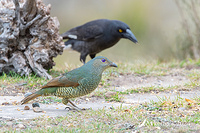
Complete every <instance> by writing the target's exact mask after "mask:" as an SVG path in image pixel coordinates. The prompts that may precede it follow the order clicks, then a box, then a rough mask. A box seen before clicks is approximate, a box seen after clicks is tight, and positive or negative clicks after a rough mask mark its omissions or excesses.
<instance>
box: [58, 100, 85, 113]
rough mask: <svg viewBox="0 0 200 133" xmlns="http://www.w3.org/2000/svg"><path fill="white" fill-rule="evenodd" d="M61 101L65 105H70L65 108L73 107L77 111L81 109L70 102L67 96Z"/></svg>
mask: <svg viewBox="0 0 200 133" xmlns="http://www.w3.org/2000/svg"><path fill="white" fill-rule="evenodd" d="M68 102H69V103H71V105H70V104H67V103H68ZM62 103H63V104H65V105H67V106H70V107H66V108H65V109H67V108H69V109H71V108H72V109H75V110H77V111H80V110H81V109H80V108H78V107H77V106H76V105H75V104H74V103H72V102H71V101H70V100H68V99H67V98H63V99H62Z"/></svg>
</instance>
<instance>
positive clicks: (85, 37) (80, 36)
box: [62, 25, 103, 41]
mask: <svg viewBox="0 0 200 133" xmlns="http://www.w3.org/2000/svg"><path fill="white" fill-rule="evenodd" d="M102 35H103V29H102V27H100V26H98V25H85V26H79V27H76V28H73V29H71V30H69V31H68V32H65V33H63V34H62V37H63V39H75V40H80V41H90V40H92V39H95V38H98V37H100V36H102Z"/></svg>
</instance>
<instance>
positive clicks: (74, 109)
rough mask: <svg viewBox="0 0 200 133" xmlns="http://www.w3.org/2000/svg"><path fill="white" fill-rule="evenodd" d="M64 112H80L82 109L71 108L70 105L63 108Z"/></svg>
mask: <svg viewBox="0 0 200 133" xmlns="http://www.w3.org/2000/svg"><path fill="white" fill-rule="evenodd" d="M65 110H68V111H69V110H71V111H78V112H79V111H81V110H82V109H80V108H78V107H74V106H71V105H68V106H67V107H65Z"/></svg>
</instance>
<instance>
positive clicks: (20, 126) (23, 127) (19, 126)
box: [17, 124, 25, 129]
mask: <svg viewBox="0 0 200 133" xmlns="http://www.w3.org/2000/svg"><path fill="white" fill-rule="evenodd" d="M17 128H20V129H25V126H24V125H23V124H18V125H17Z"/></svg>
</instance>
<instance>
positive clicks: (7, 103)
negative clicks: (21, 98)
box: [2, 102, 10, 105]
mask: <svg viewBox="0 0 200 133" xmlns="http://www.w3.org/2000/svg"><path fill="white" fill-rule="evenodd" d="M2 105H10V104H9V102H4V103H2Z"/></svg>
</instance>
